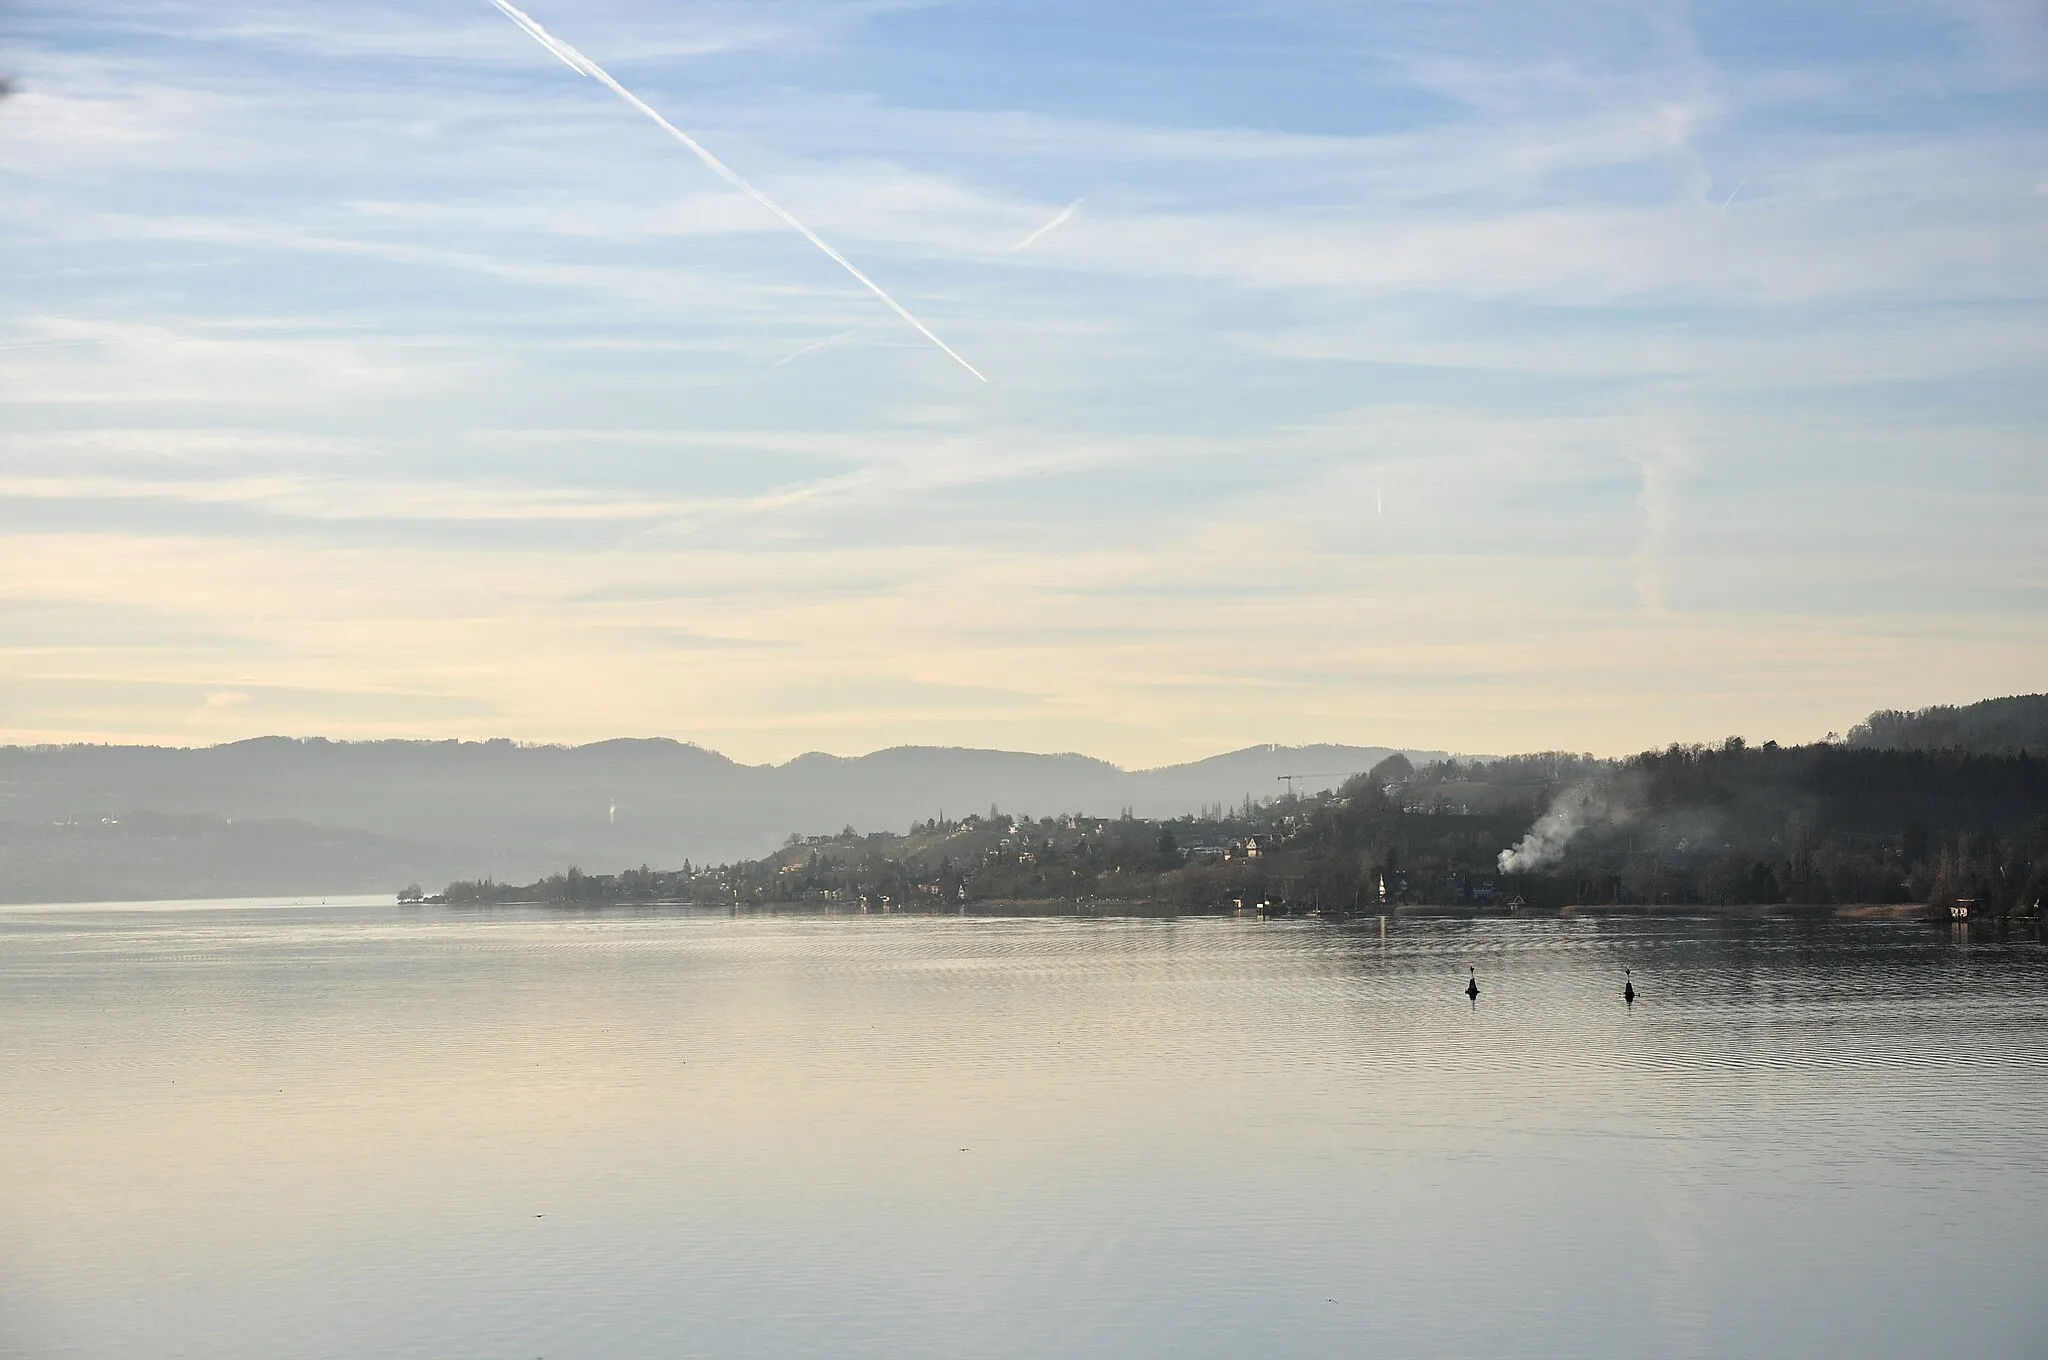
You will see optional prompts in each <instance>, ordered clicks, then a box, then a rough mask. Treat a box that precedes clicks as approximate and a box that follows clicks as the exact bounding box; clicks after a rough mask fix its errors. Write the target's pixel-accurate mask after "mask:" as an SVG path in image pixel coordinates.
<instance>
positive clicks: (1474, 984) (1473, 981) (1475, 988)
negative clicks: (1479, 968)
mask: <svg viewBox="0 0 2048 1360" xmlns="http://www.w3.org/2000/svg"><path fill="white" fill-rule="evenodd" d="M1465 971H1466V972H1468V973H1471V974H1472V976H1471V978H1470V980H1468V981H1467V982H1466V983H1465V995H1466V996H1469V997H1471V998H1472V999H1473V1000H1474V1001H1477V1000H1478V999H1479V974H1478V973H1477V972H1474V971H1473V970H1472V969H1469V968H1468V969H1466V970H1465Z"/></svg>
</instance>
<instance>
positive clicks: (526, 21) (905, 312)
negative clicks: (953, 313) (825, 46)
mask: <svg viewBox="0 0 2048 1360" xmlns="http://www.w3.org/2000/svg"><path fill="white" fill-rule="evenodd" d="M491 3H492V4H493V5H496V6H497V7H498V8H499V9H500V10H502V11H504V13H505V15H506V17H508V18H509V19H511V20H512V22H513V23H515V24H517V25H519V27H521V28H522V29H524V30H525V31H526V32H527V33H528V34H529V35H530V36H531V37H532V38H533V39H534V40H535V41H536V42H538V43H540V45H541V46H542V47H545V48H546V49H547V50H548V51H550V52H552V53H554V55H555V56H556V57H558V58H559V59H560V60H561V61H562V62H563V63H564V64H565V65H567V66H568V67H569V69H570V70H572V71H575V72H577V73H578V74H579V75H586V76H590V77H591V78H593V79H595V80H597V81H598V82H599V83H601V84H602V85H604V87H605V88H606V89H608V90H610V91H611V92H612V93H613V94H615V95H617V96H618V97H619V98H621V99H623V100H625V101H626V103H627V104H629V105H631V106H632V107H633V108H634V109H636V110H638V111H639V112H641V113H643V114H645V115H646V116H647V117H648V118H650V119H652V120H653V121H654V123H655V124H656V125H657V126H658V127H660V128H661V130H662V131H664V132H666V133H668V135H669V136H671V137H673V138H675V139H676V140H677V141H678V142H681V143H682V144H683V145H684V146H685V147H688V148H689V149H690V151H691V152H692V153H693V154H695V155H696V157H697V159H698V160H700V161H702V162H704V164H705V165H706V166H708V167H710V169H711V170H712V172H713V173H714V174H716V175H717V176H718V177H719V178H720V179H723V180H724V181H725V182H726V183H728V184H730V185H732V186H733V187H734V188H735V189H738V190H739V191H740V192H741V193H744V194H745V195H747V197H749V198H751V199H753V200H754V201H755V202H756V203H759V204H760V205H761V206H762V207H764V208H766V209H768V211H770V212H772V213H774V214H775V215H776V216H777V217H779V218H781V219H782V220H783V221H784V222H787V223H788V224H789V225H790V226H791V227H793V228H795V229H796V231H797V232H799V233H800V234H801V235H802V236H803V238H804V239H805V240H806V241H809V242H810V243H811V244H812V245H814V246H816V247H817V248H818V249H819V250H822V251H824V252H825V254H827V255H828V256H830V257H831V258H832V259H833V260H834V261H836V262H837V263H838V264H839V266H840V267H841V268H843V269H844V270H846V272H847V273H849V274H851V275H853V277H854V278H855V279H857V280H859V281H860V283H861V286H862V287H864V288H866V289H867V290H868V291H869V292H871V293H873V294H874V295H875V296H876V297H878V298H880V299H881V300H882V301H883V302H884V303H886V304H888V306H889V309H890V310H891V311H893V312H895V313H896V315H898V316H900V317H902V318H903V319H904V320H905V321H907V322H909V323H910V324H911V325H912V326H914V327H916V328H917V330H918V333H919V334H921V335H923V336H924V338H925V339H927V340H929V341H931V342H932V343H933V344H934V345H937V346H938V347H939V348H940V349H942V350H944V351H945V352H946V354H947V355H948V356H949V357H950V358H951V359H952V360H953V362H955V363H957V364H959V365H960V367H962V368H964V369H966V370H967V371H968V372H969V373H972V374H973V375H974V376H975V377H976V378H979V379H980V380H981V381H982V382H987V381H988V378H987V377H986V376H985V375H984V374H983V373H982V371H981V370H980V369H978V368H976V367H975V366H974V365H973V364H970V363H968V362H967V360H965V359H964V358H962V357H961V356H960V354H959V352H958V351H956V350H955V349H954V348H953V347H952V346H951V345H949V344H947V343H946V342H945V341H943V340H941V339H939V337H938V336H937V335H936V334H934V333H933V332H932V329H931V327H929V326H927V325H925V324H924V322H922V321H919V320H918V319H917V318H916V317H915V316H913V315H911V313H910V309H909V308H907V307H905V306H904V305H903V304H902V303H900V302H898V301H897V300H896V299H895V298H893V297H890V296H889V294H888V293H887V292H885V291H884V290H883V288H882V286H881V285H880V284H878V283H876V282H875V281H874V280H873V279H871V278H869V277H868V276H867V275H866V274H864V273H862V272H861V270H860V267H859V266H858V265H856V264H854V262H853V261H851V260H849V259H847V258H846V257H845V256H844V255H842V254H840V253H839V252H838V251H837V250H835V249H833V248H832V246H831V245H830V244H828V243H827V242H826V240H825V238H824V237H822V236H820V235H818V233H816V232H814V231H812V230H811V229H810V228H809V227H807V226H805V225H804V224H803V222H802V221H800V220H799V219H798V218H797V217H796V215H795V214H794V213H791V212H790V211H789V210H788V209H787V208H784V207H783V206H782V205H781V204H779V203H777V202H776V201H775V200H774V199H772V198H770V197H768V195H766V194H764V193H762V192H761V191H760V190H759V189H756V188H755V187H754V186H753V185H751V184H749V183H747V181H746V180H744V179H742V178H741V177H740V175H739V173H738V172H737V171H735V170H734V169H733V168H732V167H731V166H729V165H727V164H726V163H725V162H724V161H722V160H720V159H718V157H716V156H714V155H712V154H711V153H710V152H709V151H707V150H706V149H705V148H704V146H703V144H702V143H700V142H698V141H697V139H696V138H694V137H692V136H691V135H690V134H689V133H687V132H684V131H683V130H682V129H681V128H679V127H677V126H676V125H675V124H674V123H671V122H669V121H668V119H666V118H664V117H662V116H661V115H660V114H659V113H657V112H655V110H654V109H653V108H651V107H650V106H649V105H648V104H647V103H646V102H645V101H643V100H642V99H641V98H640V96H638V95H636V94H634V93H633V92H632V91H631V90H629V89H627V88H626V87H625V86H623V85H621V84H619V82H618V81H616V80H614V79H612V77H611V75H610V74H609V73H608V72H606V70H605V69H604V68H603V67H602V66H599V65H598V64H597V63H596V62H594V61H592V60H591V59H590V58H588V57H586V56H584V55H583V54H582V53H581V52H578V51H577V50H576V49H575V48H573V47H571V46H570V45H569V44H568V43H565V42H563V41H562V40H561V39H559V38H557V37H555V36H554V35H552V34H550V33H549V32H548V31H547V30H546V29H544V28H542V27H541V26H540V24H539V23H537V22H536V21H534V20H533V19H532V18H530V17H529V16H528V15H527V14H526V13H525V11H523V10H521V9H519V8H518V7H517V6H515V5H513V4H511V3H510V0H491Z"/></svg>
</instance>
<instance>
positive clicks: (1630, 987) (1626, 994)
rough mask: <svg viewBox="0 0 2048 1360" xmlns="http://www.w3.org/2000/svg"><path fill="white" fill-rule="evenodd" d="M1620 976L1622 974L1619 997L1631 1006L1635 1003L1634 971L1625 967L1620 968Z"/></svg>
mask: <svg viewBox="0 0 2048 1360" xmlns="http://www.w3.org/2000/svg"><path fill="white" fill-rule="evenodd" d="M1621 976H1622V984H1621V999H1622V1000H1623V1001H1626V1002H1628V1004H1629V1005H1631V1006H1633V1005H1635V1004H1636V976H1635V973H1634V972H1632V971H1631V970H1629V969H1627V968H1624V969H1622V970H1621Z"/></svg>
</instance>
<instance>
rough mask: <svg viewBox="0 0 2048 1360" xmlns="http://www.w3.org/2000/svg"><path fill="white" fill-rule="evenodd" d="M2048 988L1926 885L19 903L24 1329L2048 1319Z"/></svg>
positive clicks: (334, 1349) (13, 918)
mask: <svg viewBox="0 0 2048 1360" xmlns="http://www.w3.org/2000/svg"><path fill="white" fill-rule="evenodd" d="M1468 967H1470V968H1476V969H1477V971H1478V975H1479V978H1480V982H1481V985H1482V993H1481V995H1480V997H1479V999H1478V1001H1477V1003H1476V1004H1474V1003H1471V1002H1468V1001H1467V1000H1466V998H1465V996H1464V995H1463V993H1462V988H1463V985H1464V981H1465V976H1466V969H1467V968H1468ZM1624 967H1627V968H1633V969H1634V970H1635V980H1636V985H1637V986H1638V987H1639V988H1641V990H1642V995H1641V996H1640V997H1639V998H1638V1000H1637V1001H1636V1003H1635V1005H1634V1006H1633V1007H1632V1008H1631V1007H1629V1006H1626V1005H1624V1004H1623V1002H1622V999H1621V986H1622V970H1623V968H1624ZM2044 983H2048V952H2044V949H2043V946H2042V944H2041V942H2040V939H2039V937H2038V935H2037V934H2036V933H2034V932H2033V929H2032V928H2031V927H2029V928H2028V929H2027V930H2025V931H2015V932H2013V933H2012V934H2010V935H2007V936H2005V937H2001V936H1999V935H1998V934H1997V933H1996V932H1993V931H1986V930H1984V929H1981V928H1980V929H1978V930H1976V931H1975V932H1974V933H1973V932H1969V931H1961V932H1951V931H1950V930H1948V929H1946V928H1944V929H1941V930H1935V929H1930V928H1927V927H1923V926H1919V925H1914V924H1910V923H1903V922H1893V921H1869V922H1850V921H1829V920H1768V921H1758V920H1743V921H1734V920H1683V921H1677V920H1661V919H1660V920H1646V919H1629V918H1614V919H1586V918H1567V919H1563V920H1559V919H1549V920H1483V921H1473V920H1454V919H1441V920H1414V919H1409V918H1402V919H1400V920H1397V921H1395V922H1394V923H1393V924H1392V927H1391V929H1390V930H1389V931H1388V932H1387V935H1386V938H1385V939H1384V940H1382V938H1381V935H1380V929H1379V924H1378V923H1377V922H1375V921H1368V922H1366V923H1364V924H1363V925H1329V924H1323V923H1316V922H1281V923H1259V922H1246V921H1234V920H1213V919H1210V920H1190V921H1160V920H1147V921H1113V920H1073V919H1060V920H1028V919H1027V920H1002V921H987V920H974V919H965V920H963V919H950V918H914V917H911V918H905V917H896V918H890V919H881V918H872V917H871V918H864V919H863V918H854V919H844V918H842V919H831V920H807V919H791V918H782V919H747V918H742V919H727V918H724V917H717V918H703V917H673V916H662V915H659V914H652V913H618V914H595V915H586V916H578V917H553V916H546V915H543V914H538V913H529V912H522V911H504V912H498V913H492V914H474V915H456V914H452V913H447V912H442V911H436V910H434V909H428V910H426V911H424V912H414V913H399V912H395V911H393V910H392V909H390V908H388V907H380V908H374V909H372V908H361V907H353V908H346V909H328V910H320V909H317V908H316V909H308V910H302V911H293V912H277V911H270V912H253V911H252V912H237V911H203V912H201V911H194V912H184V913H158V914H153V915H122V914H109V913H63V912H44V913H34V914H18V915H8V916H6V917H4V918H0V1043H4V1047H0V1082H4V1087H0V1089H4V1093H5V1101H6V1106H5V1108H6V1118H5V1119H4V1121H0V1354H5V1355H8V1356H17V1355H18V1356H24V1357H26V1356H36V1357H44V1356H93V1357H101V1356H105V1357H114V1356H122V1357H128V1356H163V1357H187V1356H189V1357H207V1360H217V1358H219V1357H245V1356H246V1357H266V1358H268V1357H311V1356H320V1357H329V1356H332V1357H344V1356H345V1357H360V1356H417V1357H437V1358H438V1357H484V1356H490V1357H501V1356H515V1357H516V1356H548V1357H572V1356H573V1357H640V1356H646V1357H656V1356H659V1357H671V1356H686V1355H731V1356H770V1355H833V1356H889V1357H901V1356H934V1357H939V1356H945V1357H954V1356H982V1355H990V1356H997V1355H1000V1356H1218V1357H1222V1356H1229V1357H1242V1356H1294V1355H1301V1356H1324V1355H1327V1356H1347V1357H1348V1356H1359V1355H1379V1354H1384V1355H1445V1354H1471V1355H1489V1356H1492V1355H1528V1356H1560V1355H1572V1356H1594V1357H1598V1356H1620V1355H1629V1356H1640V1355H1645V1354H1654V1355H1671V1356H1745V1357H1746V1356H1815V1355H1868V1356H1923V1355H1930V1354H1946V1355H1983V1356H1998V1355H2010V1356H2038V1355H2041V1354H2043V1353H2044V1349H2048V1347H2044V1338H2048V1304H2044V1301H2043V1297H2042V1294H2041V1292H2040V1283H2039V1273H2040V1262H2041V1260H2042V1258H2043V1255H2044V1251H2048V1170H2044V1169H2043V1166H2042V1164H2041V1158H2040V1148H2041V1144H2042V1139H2043V1136H2044V1134H2048V1058H2044V1057H2043V1045H2042V1041H2043V1039H2044V1037H2048V994H2044Z"/></svg>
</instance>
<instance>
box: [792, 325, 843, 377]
mask: <svg viewBox="0 0 2048 1360" xmlns="http://www.w3.org/2000/svg"><path fill="white" fill-rule="evenodd" d="M859 334H860V330H859V328H858V327H856V328H855V329H853V330H850V331H841V332H839V334H837V335H828V336H826V337H825V338H824V339H823V340H813V341H811V343H810V344H808V345H805V346H804V347H803V348H802V349H800V350H796V351H794V352H792V353H789V354H785V355H783V356H782V357H781V358H780V359H777V360H776V361H775V366H776V367H777V368H781V367H782V366H783V365H784V364H786V363H788V362H790V361H791V360H792V359H801V358H803V357H804V356H805V355H806V354H809V353H811V352H812V351H813V350H820V349H823V348H825V346H827V345H836V344H838V343H839V342H840V341H841V340H848V339H851V338H852V337H854V336H856V335H859Z"/></svg>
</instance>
